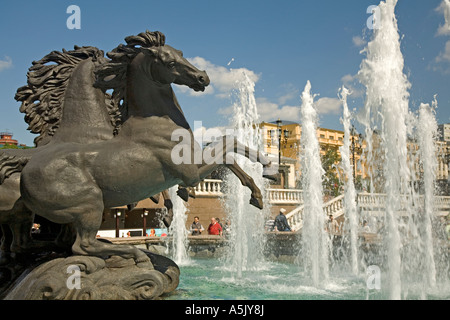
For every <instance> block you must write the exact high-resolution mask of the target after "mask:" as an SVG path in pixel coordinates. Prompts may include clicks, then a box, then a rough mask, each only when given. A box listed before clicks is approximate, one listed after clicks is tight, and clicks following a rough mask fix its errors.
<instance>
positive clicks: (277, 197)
mask: <svg viewBox="0 0 450 320" xmlns="http://www.w3.org/2000/svg"><path fill="white" fill-rule="evenodd" d="M266 192H267V197H268V199H269V202H270V203H271V204H297V205H299V204H302V203H303V191H302V190H299V189H266Z"/></svg>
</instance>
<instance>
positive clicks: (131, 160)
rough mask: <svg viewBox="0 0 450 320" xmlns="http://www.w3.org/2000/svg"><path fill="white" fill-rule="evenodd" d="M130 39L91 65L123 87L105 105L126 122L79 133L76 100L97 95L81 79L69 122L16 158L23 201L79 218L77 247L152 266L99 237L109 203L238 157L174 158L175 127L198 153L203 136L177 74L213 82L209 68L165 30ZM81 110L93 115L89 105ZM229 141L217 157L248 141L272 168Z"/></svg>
mask: <svg viewBox="0 0 450 320" xmlns="http://www.w3.org/2000/svg"><path fill="white" fill-rule="evenodd" d="M125 40H126V42H127V45H119V46H118V47H117V48H116V49H114V50H113V51H111V52H109V53H108V57H109V58H111V60H109V61H107V62H104V63H97V64H94V67H93V69H92V68H91V69H90V71H91V72H93V74H94V76H95V84H94V88H93V90H94V89H95V88H98V89H100V90H101V91H102V92H103V94H104V95H105V92H106V91H107V90H109V89H112V90H113V94H112V100H113V105H112V108H109V109H106V108H105V110H104V111H103V112H104V118H105V119H106V120H105V121H106V122H107V121H109V119H108V115H117V114H119V115H120V119H121V121H120V123H121V125H120V126H116V127H115V128H114V134H113V133H112V132H113V130H112V131H111V132H110V133H109V134H108V132H107V131H104V130H103V128H101V130H97V128H95V126H94V127H89V126H90V125H91V124H90V125H88V126H86V127H87V128H91V129H92V131H93V132H96V133H98V134H97V135H96V136H95V139H94V140H93V141H90V142H89V143H84V142H81V141H83V140H80V141H77V138H76V137H77V136H78V135H81V136H83V135H85V132H83V131H82V129H81V132H80V127H79V126H78V124H83V122H82V121H79V120H78V119H77V118H76V112H74V111H73V110H72V111H70V110H69V108H70V107H71V108H75V107H77V103H72V104H70V107H69V104H68V103H67V102H68V101H72V102H73V101H79V103H83V100H84V102H85V103H86V104H88V105H89V101H90V100H89V97H90V96H89V95H86V96H81V97H80V96H77V95H76V94H77V93H78V94H80V92H76V89H77V86H76V85H75V86H74V88H72V89H73V91H70V90H69V89H66V92H65V93H64V95H65V101H64V104H65V106H64V109H63V110H62V116H61V124H60V127H59V128H58V131H57V132H56V133H55V135H54V137H53V138H51V139H50V140H49V142H48V143H46V144H45V145H43V146H40V147H38V148H36V149H34V151H33V152H32V154H31V155H28V156H24V157H22V158H21V157H20V156H17V158H18V159H19V160H21V161H18V162H19V164H20V165H18V166H17V168H16V172H20V171H21V175H20V180H21V181H20V195H21V197H20V199H19V200H18V201H20V203H22V204H23V205H24V206H25V207H26V208H30V209H31V210H32V211H33V212H34V213H36V214H38V215H40V216H42V217H45V218H47V219H49V220H50V221H53V222H56V223H59V224H71V225H72V226H73V227H74V229H75V231H76V240H75V242H74V244H73V246H72V251H73V253H75V254H80V255H93V256H99V257H106V256H112V255H118V256H121V257H123V258H133V259H134V260H135V261H136V263H137V264H138V265H141V264H143V265H145V266H148V265H149V264H150V261H149V258H148V256H147V255H146V254H145V253H143V252H142V251H140V250H139V249H137V248H136V247H134V246H128V245H114V244H110V243H105V242H101V241H98V240H97V239H96V234H97V232H98V229H99V228H100V225H101V221H102V213H103V210H104V208H110V207H116V206H122V205H127V204H130V203H134V202H138V201H140V200H142V199H145V198H148V197H151V196H153V195H155V194H158V193H159V192H162V191H163V190H166V189H168V188H170V187H172V186H174V185H177V184H178V185H182V186H185V187H192V186H195V185H197V184H198V183H199V182H200V181H201V180H203V179H204V178H205V177H207V176H208V175H209V174H210V173H211V172H212V171H213V170H215V169H216V168H217V167H218V166H220V165H221V163H225V162H228V161H218V162H215V163H211V162H209V163H205V162H202V163H201V164H196V163H195V162H194V161H192V162H191V163H190V164H189V163H188V164H186V163H184V164H180V165H176V164H174V163H173V161H172V158H171V154H172V150H173V148H174V147H175V146H176V145H177V144H178V142H176V141H172V139H171V138H172V132H174V131H175V130H177V129H184V130H187V131H188V132H189V133H190V135H191V137H192V139H190V141H191V144H190V146H189V147H190V149H191V151H192V153H191V154H192V155H194V154H195V150H198V149H201V148H200V147H199V146H198V145H196V142H195V139H193V134H192V131H191V129H190V127H189V125H188V123H187V121H186V119H185V117H184V115H183V112H182V110H181V107H180V106H179V104H178V101H177V99H176V97H175V94H174V92H173V90H172V87H171V83H176V84H180V85H187V86H188V87H190V88H192V89H193V90H195V91H203V90H204V89H205V87H206V86H207V85H208V84H209V78H208V76H207V74H206V72H204V71H200V70H198V69H197V68H195V67H194V66H193V65H191V64H190V63H189V62H188V61H187V60H186V59H185V58H184V57H183V55H182V52H181V51H179V50H176V49H174V48H172V47H170V46H168V45H166V44H165V37H164V35H163V34H162V33H160V32H148V31H147V32H144V33H141V34H139V35H137V36H131V37H127V38H126V39H125ZM86 68H88V66H87V65H86ZM77 69H78V68H77ZM80 86H81V85H80ZM78 87H79V86H78ZM92 92H93V93H92V94H95V95H97V99H100V100H101V99H105V96H101V95H99V93H98V91H92ZM68 114H70V116H67V117H65V115H68ZM80 116H82V119H83V120H85V118H86V119H87V120H86V121H87V122H89V115H85V114H83V115H80ZM63 120H65V121H63ZM63 123H66V124H64V125H63ZM82 128H83V127H82ZM112 135H113V137H111V136H112ZM224 139H225V138H224ZM222 146H223V149H222V150H220V151H217V150H216V149H214V150H215V157H216V158H217V159H220V158H222V159H225V158H226V157H227V154H228V153H236V150H244V155H245V156H246V157H248V158H249V159H250V160H252V161H254V162H260V163H262V164H263V166H264V167H265V168H269V166H270V162H269V161H268V160H267V159H266V158H265V157H264V155H263V154H261V153H258V152H254V151H252V150H250V149H249V148H248V147H246V146H243V145H241V144H240V143H239V142H238V141H237V140H236V139H233V143H232V144H230V143H224V144H222ZM209 147H210V148H214V145H211V146H209ZM0 156H1V154H0ZM226 166H227V167H228V168H230V170H232V172H233V173H235V174H236V175H237V176H238V177H239V178H240V179H241V182H242V183H243V184H244V185H246V186H248V187H249V188H250V189H251V190H252V197H251V200H250V202H251V203H252V204H253V205H255V206H258V207H260V208H261V207H262V196H261V193H260V190H259V188H258V187H257V186H256V185H255V183H254V181H253V179H252V178H251V177H249V176H248V175H247V174H246V173H245V172H244V171H243V170H242V169H241V168H240V167H239V166H237V164H235V163H231V164H226Z"/></svg>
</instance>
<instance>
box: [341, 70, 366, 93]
mask: <svg viewBox="0 0 450 320" xmlns="http://www.w3.org/2000/svg"><path fill="white" fill-rule="evenodd" d="M341 81H342V84H343V85H344V86H345V87H346V88H347V89H348V90H350V92H351V97H352V98H360V97H362V96H363V95H364V89H363V88H362V85H361V84H360V82H359V80H358V74H355V75H351V74H346V75H345V76H343V77H342V78H341Z"/></svg>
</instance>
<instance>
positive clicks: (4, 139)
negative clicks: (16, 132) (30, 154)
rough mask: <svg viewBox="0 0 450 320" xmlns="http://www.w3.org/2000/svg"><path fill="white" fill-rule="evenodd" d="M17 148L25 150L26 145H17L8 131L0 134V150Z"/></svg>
mask: <svg viewBox="0 0 450 320" xmlns="http://www.w3.org/2000/svg"><path fill="white" fill-rule="evenodd" d="M8 146H9V147H11V146H13V147H17V148H25V147H26V145H24V144H19V142H18V141H17V140H15V139H13V134H12V133H11V132H8V131H4V132H0V148H4V147H8Z"/></svg>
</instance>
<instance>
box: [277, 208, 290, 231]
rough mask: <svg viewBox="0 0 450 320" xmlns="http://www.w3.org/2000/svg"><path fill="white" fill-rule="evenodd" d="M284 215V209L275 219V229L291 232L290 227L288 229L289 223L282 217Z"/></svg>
mask: <svg viewBox="0 0 450 320" xmlns="http://www.w3.org/2000/svg"><path fill="white" fill-rule="evenodd" d="M285 213H286V209H284V208H281V209H280V214H279V215H277V217H276V218H275V227H276V228H277V230H278V231H291V227H289V223H288V221H287V219H286V216H285V215H284V214H285Z"/></svg>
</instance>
